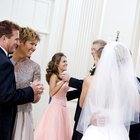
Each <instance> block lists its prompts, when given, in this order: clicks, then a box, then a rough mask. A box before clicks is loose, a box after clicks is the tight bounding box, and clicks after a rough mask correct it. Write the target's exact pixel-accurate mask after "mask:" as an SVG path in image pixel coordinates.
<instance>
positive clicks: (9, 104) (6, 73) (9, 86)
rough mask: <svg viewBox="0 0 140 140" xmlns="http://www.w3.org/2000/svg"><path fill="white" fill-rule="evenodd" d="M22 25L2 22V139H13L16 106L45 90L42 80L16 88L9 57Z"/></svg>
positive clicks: (0, 137) (0, 45)
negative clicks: (25, 86) (22, 87)
mask: <svg viewBox="0 0 140 140" xmlns="http://www.w3.org/2000/svg"><path fill="white" fill-rule="evenodd" d="M19 29H20V27H19V26H18V25H16V24H14V23H13V22H10V21H7V20H5V21H1V22H0V140H11V136H12V131H13V126H14V121H15V116H16V106H17V105H20V104H24V103H27V102H33V101H34V100H36V99H37V98H38V94H39V93H41V92H43V85H42V84H41V83H40V82H37V81H35V82H33V83H32V84H31V86H30V87H27V88H24V89H18V90H16V82H15V76H14V66H13V64H12V63H11V61H10V59H9V58H8V54H10V53H13V52H14V51H15V49H16V47H17V46H18V45H19Z"/></svg>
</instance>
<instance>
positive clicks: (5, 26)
mask: <svg viewBox="0 0 140 140" xmlns="http://www.w3.org/2000/svg"><path fill="white" fill-rule="evenodd" d="M13 30H20V26H19V25H17V24H15V23H14V22H12V21H8V20H3V21H1V22H0V38H1V37H2V36H3V35H5V36H6V37H8V38H10V37H11V36H12V35H13V34H12V31H13Z"/></svg>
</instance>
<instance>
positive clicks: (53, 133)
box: [34, 52, 71, 140]
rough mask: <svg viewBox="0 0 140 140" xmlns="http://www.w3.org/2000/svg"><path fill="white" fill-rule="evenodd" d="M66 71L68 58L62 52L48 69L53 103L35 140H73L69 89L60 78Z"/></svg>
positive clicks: (43, 118) (42, 120)
mask: <svg viewBox="0 0 140 140" xmlns="http://www.w3.org/2000/svg"><path fill="white" fill-rule="evenodd" d="M66 70H67V59H66V56H65V55H64V54H63V53H61V52H60V53H56V54H55V55H54V56H53V57H52V60H51V61H50V62H49V63H48V68H47V69H46V71H47V74H46V81H47V82H48V84H49V94H50V96H51V102H50V104H49V105H48V106H47V108H46V110H45V112H44V114H43V116H42V118H41V120H40V122H39V123H38V125H37V127H36V129H35V135H34V140H71V128H70V119H69V114H68V110H67V107H66V93H67V91H68V89H69V87H68V83H67V82H66V81H63V80H62V79H61V78H60V76H59V75H60V74H61V73H62V72H64V71H66Z"/></svg>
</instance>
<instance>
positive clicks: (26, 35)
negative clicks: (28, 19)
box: [19, 27, 40, 43]
mask: <svg viewBox="0 0 140 140" xmlns="http://www.w3.org/2000/svg"><path fill="white" fill-rule="evenodd" d="M19 36H20V41H21V42H23V43H25V42H26V41H28V40H36V41H37V42H39V41H40V36H39V34H38V33H37V32H36V31H34V30H33V29H31V28H29V27H22V28H21V29H20V35H19Z"/></svg>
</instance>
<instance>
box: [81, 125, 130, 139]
mask: <svg viewBox="0 0 140 140" xmlns="http://www.w3.org/2000/svg"><path fill="white" fill-rule="evenodd" d="M81 140H129V137H128V133H127V130H126V128H125V127H124V126H123V125H122V126H116V127H113V128H112V127H111V126H110V125H106V126H104V127H103V126H94V125H90V126H89V127H88V128H87V130H86V131H85V133H84V135H83V137H82V139H81Z"/></svg>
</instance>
